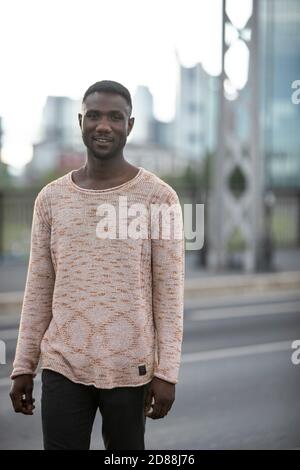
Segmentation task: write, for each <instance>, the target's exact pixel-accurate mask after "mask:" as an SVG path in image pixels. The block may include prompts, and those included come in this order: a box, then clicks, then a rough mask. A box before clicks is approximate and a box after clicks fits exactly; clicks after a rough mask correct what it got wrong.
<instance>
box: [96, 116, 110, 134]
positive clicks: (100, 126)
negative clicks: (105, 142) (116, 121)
mask: <svg viewBox="0 0 300 470" xmlns="http://www.w3.org/2000/svg"><path fill="white" fill-rule="evenodd" d="M96 130H97V131H100V130H101V131H103V130H104V131H110V130H111V127H110V124H109V121H108V119H107V117H105V116H102V117H100V118H99V121H98V122H97V126H96Z"/></svg>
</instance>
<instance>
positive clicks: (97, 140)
mask: <svg viewBox="0 0 300 470" xmlns="http://www.w3.org/2000/svg"><path fill="white" fill-rule="evenodd" d="M94 140H95V141H96V142H98V143H100V144H106V143H109V142H112V139H108V138H105V137H94Z"/></svg>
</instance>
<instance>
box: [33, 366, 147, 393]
mask: <svg viewBox="0 0 300 470" xmlns="http://www.w3.org/2000/svg"><path fill="white" fill-rule="evenodd" d="M43 369H47V370H52V371H53V372H57V373H58V374H61V375H63V376H64V377H65V378H67V379H68V380H70V381H71V382H73V383H77V384H81V385H87V386H90V385H92V386H94V387H95V388H101V389H105V390H110V389H112V388H120V387H141V386H142V385H146V384H148V383H149V382H151V381H152V379H153V377H151V378H150V379H149V378H148V379H147V380H146V381H145V382H141V383H137V384H130V383H128V384H124V383H120V384H117V383H116V384H112V385H111V386H109V387H105V386H102V387H99V385H97V384H96V383H95V382H84V381H81V380H78V379H76V378H75V377H74V376H71V375H69V374H66V372H65V371H63V370H62V369H60V368H59V367H56V366H46V365H44V366H42V367H41V370H43Z"/></svg>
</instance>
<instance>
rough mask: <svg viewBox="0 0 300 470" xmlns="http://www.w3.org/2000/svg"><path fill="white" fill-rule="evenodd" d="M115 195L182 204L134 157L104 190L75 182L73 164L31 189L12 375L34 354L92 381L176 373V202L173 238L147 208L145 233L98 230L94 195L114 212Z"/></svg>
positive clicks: (180, 245)
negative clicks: (133, 167)
mask: <svg viewBox="0 0 300 470" xmlns="http://www.w3.org/2000/svg"><path fill="white" fill-rule="evenodd" d="M120 196H123V197H124V196H126V197H127V206H128V207H130V206H131V205H132V204H136V203H139V204H143V205H144V206H145V207H146V208H148V209H149V208H150V205H151V204H167V205H168V206H170V205H173V204H177V207H180V204H179V200H178V196H177V194H176V192H175V191H174V189H173V188H172V187H171V186H169V185H168V184H167V183H165V182H164V181H163V180H161V179H160V178H159V177H158V176H156V175H155V174H153V173H152V172H150V171H148V170H146V169H144V168H142V167H139V172H138V174H137V175H136V176H135V177H134V178H132V179H131V180H129V181H127V182H126V183H124V184H121V185H119V186H116V187H113V188H109V189H104V190H93V189H83V188H80V187H79V186H77V185H76V184H75V183H74V181H73V179H72V171H71V172H69V173H67V174H66V175H64V176H62V177H60V178H58V179H56V180H55V181H52V182H51V183H49V184H47V185H46V186H45V187H44V188H42V190H41V191H40V192H39V194H38V195H37V197H36V200H35V205H34V212H33V222H32V232H31V251H30V259H29V266H28V273H27V280H26V287H25V294H24V300H23V307H22V312H21V322H20V329H19V336H18V342H17V349H16V355H15V360H14V363H13V371H12V374H11V378H14V377H16V376H18V375H21V374H33V376H35V375H36V369H37V367H38V364H39V360H41V364H40V366H41V368H42V369H43V368H45V369H51V370H54V371H56V372H59V373H61V374H63V375H64V376H66V377H68V378H69V379H70V380H72V381H73V382H78V383H82V384H87V385H94V386H95V387H98V388H107V389H109V388H113V387H122V386H138V385H142V384H145V383H147V382H149V381H150V380H151V379H152V378H153V376H156V377H160V378H162V379H165V380H167V381H169V382H171V383H177V382H178V374H179V367H180V358H181V345H182V334H183V290H184V266H185V263H184V232H183V222H182V212H181V208H180V217H181V218H180V222H179V223H180V227H179V228H180V230H181V234H182V236H181V238H179V237H177V238H175V237H173V238H171V239H170V237H169V239H166V238H163V237H162V231H161V226H160V229H159V239H154V237H153V236H152V232H151V226H152V225H151V224H153V220H154V218H153V215H151V214H152V213H151V211H150V210H149V211H148V213H147V216H146V220H144V221H146V222H148V223H149V224H148V227H149V228H148V232H147V237H144V238H140V239H132V238H127V239H121V238H107V239H105V238H103V237H101V236H100V237H99V232H97V230H96V228H97V224H98V223H99V221H100V220H101V219H102V217H101V216H99V210H98V207H99V205H102V204H110V205H112V206H113V207H114V208H115V209H116V213H117V214H118V213H119V212H118V207H119V201H120ZM158 220H160V221H161V218H159V219H158V218H157V220H156V222H157V221H158ZM171 220H172V221H174V220H175V218H173V217H172V216H171ZM177 220H178V219H177ZM130 221H132V218H130V217H128V220H127V222H128V224H129V223H130ZM127 226H128V225H127ZM177 226H178V222H177Z"/></svg>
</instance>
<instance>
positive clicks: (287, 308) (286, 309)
mask: <svg viewBox="0 0 300 470" xmlns="http://www.w3.org/2000/svg"><path fill="white" fill-rule="evenodd" d="M286 313H299V314H300V302H299V300H297V301H292V302H286V303H285V304H284V305H282V304H272V305H245V306H243V307H241V306H236V305H232V306H230V307H220V308H210V309H207V310H205V309H203V310H202V309H201V310H194V311H192V312H187V313H186V314H185V317H186V318H187V320H193V321H204V320H205V321H206V320H225V319H227V318H228V319H229V318H242V317H254V316H259V315H278V314H282V315H284V314H286ZM0 335H1V333H0Z"/></svg>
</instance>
